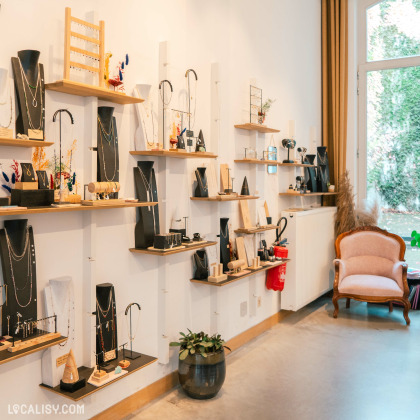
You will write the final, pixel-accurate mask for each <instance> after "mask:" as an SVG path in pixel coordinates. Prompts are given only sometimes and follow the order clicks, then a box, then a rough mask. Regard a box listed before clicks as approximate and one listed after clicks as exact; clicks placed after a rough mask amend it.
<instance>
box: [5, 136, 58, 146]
mask: <svg viewBox="0 0 420 420" xmlns="http://www.w3.org/2000/svg"><path fill="white" fill-rule="evenodd" d="M53 144H54V143H53V142H50V141H43V140H22V139H11V138H10V139H9V138H0V146H12V147H48V146H52V145H53Z"/></svg>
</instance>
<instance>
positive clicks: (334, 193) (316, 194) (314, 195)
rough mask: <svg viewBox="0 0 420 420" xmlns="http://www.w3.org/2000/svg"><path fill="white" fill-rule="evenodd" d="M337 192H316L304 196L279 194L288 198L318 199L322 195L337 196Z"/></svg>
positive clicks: (292, 193) (286, 193) (288, 193)
mask: <svg viewBox="0 0 420 420" xmlns="http://www.w3.org/2000/svg"><path fill="white" fill-rule="evenodd" d="M337 194H338V193H337V192H316V193H306V194H300V193H298V192H284V193H279V195H281V196H289V197H318V196H324V195H337Z"/></svg>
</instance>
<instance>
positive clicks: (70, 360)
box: [60, 349, 86, 392]
mask: <svg viewBox="0 0 420 420" xmlns="http://www.w3.org/2000/svg"><path fill="white" fill-rule="evenodd" d="M84 386H86V379H85V378H81V379H80V378H79V372H78V370H77V364H76V359H75V357H74V353H73V349H70V352H69V355H68V356H67V361H66V366H65V368H64V373H63V378H62V379H61V381H60V389H62V390H63V391H67V392H75V391H77V390H78V389H80V388H83V387H84Z"/></svg>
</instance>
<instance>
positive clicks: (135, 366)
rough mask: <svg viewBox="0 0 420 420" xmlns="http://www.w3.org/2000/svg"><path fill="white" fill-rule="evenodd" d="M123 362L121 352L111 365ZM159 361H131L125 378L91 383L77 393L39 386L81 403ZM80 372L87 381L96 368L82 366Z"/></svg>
mask: <svg viewBox="0 0 420 420" xmlns="http://www.w3.org/2000/svg"><path fill="white" fill-rule="evenodd" d="M121 360H123V355H122V352H119V354H118V358H117V359H116V360H114V361H112V362H111V365H112V366H113V367H114V365H115V367H117V366H118V363H119V362H120V361H121ZM157 360H158V359H157V358H156V357H152V356H148V355H147V354H142V355H141V357H139V358H137V359H134V360H130V366H128V367H126V368H124V370H126V371H128V373H126V374H125V375H124V376H119V377H117V378H115V379H114V380H113V381H110V382H107V383H106V384H104V385H101V386H94V385H91V384H89V383H86V386H84V387H83V388H81V389H79V390H77V391H75V392H67V391H64V390H62V389H60V385H57V386H56V387H54V388H52V387H50V386H48V385H45V384H40V385H39V386H40V387H41V388H43V389H46V390H48V391H51V392H53V393H55V394H58V395H61V396H62V397H65V398H68V399H70V400H73V401H80V400H82V399H83V398H86V397H88V396H89V395H91V394H94V393H95V392H98V391H100V390H101V389H103V388H105V387H107V386H108V385H111V384H113V383H114V382H118V381H120V380H121V379H123V378H126V377H127V376H129V375H131V374H132V373H134V372H137V371H138V370H140V369H143V368H145V367H146V366H149V365H151V364H152V363H154V362H156V361H157ZM77 370H78V372H79V378H80V379H86V382H87V380H88V379H89V378H90V376H91V375H92V373H93V370H94V368H88V367H86V366H81V367H79V368H78V369H77Z"/></svg>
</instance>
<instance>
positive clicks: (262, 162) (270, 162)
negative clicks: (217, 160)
mask: <svg viewBox="0 0 420 420" xmlns="http://www.w3.org/2000/svg"><path fill="white" fill-rule="evenodd" d="M235 163H255V164H256V165H277V166H294V167H299V168H315V167H316V165H310V164H309V163H283V162H276V161H274V160H267V159H264V160H260V159H235Z"/></svg>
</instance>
